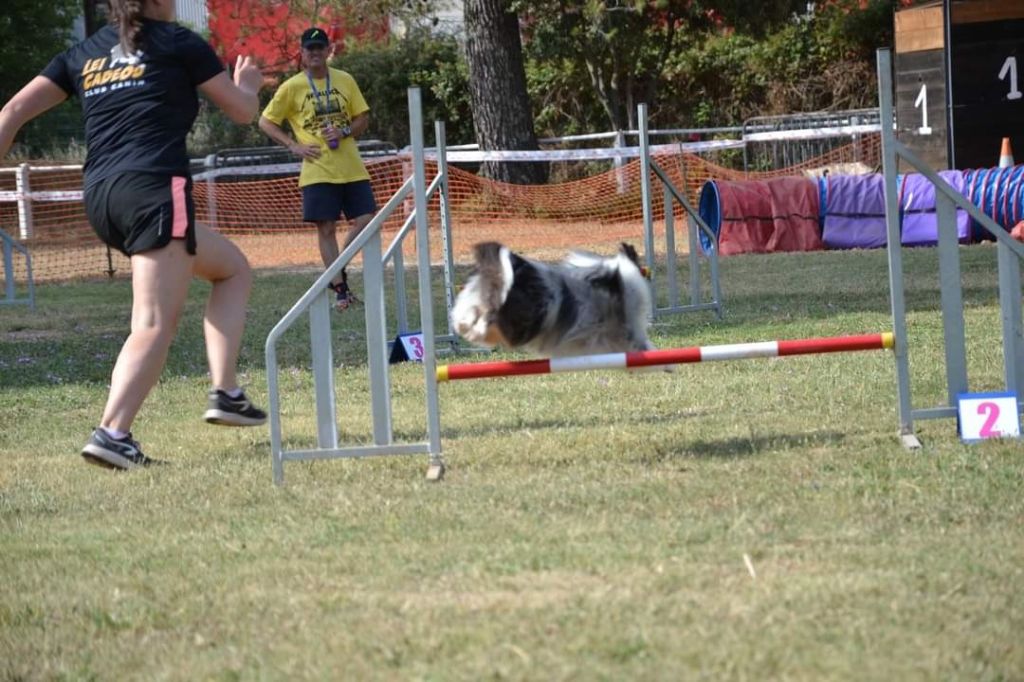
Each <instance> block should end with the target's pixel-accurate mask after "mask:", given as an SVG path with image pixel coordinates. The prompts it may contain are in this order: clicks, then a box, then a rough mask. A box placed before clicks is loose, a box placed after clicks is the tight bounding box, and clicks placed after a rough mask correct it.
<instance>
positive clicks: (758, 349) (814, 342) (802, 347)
mask: <svg viewBox="0 0 1024 682" xmlns="http://www.w3.org/2000/svg"><path fill="white" fill-rule="evenodd" d="M893 345H894V339H893V335H892V333H891V332H882V333H881V334H862V335H859V336H824V337H819V338H813V339H795V340H788V341H759V342H755V343H733V344H725V345H719V346H690V347H688V348H666V349H664V350H645V351H633V352H630V353H601V354H598V355H577V356H571V357H565V358H549V359H541V360H509V361H505V362H500V361H499V362H474V363H467V364H460V365H438V367H437V380H438V381H439V382H444V381H455V380H458V379H489V378H495V377H509V376H525V375H531V374H556V373H560V372H585V371H590V370H595V369H632V368H636V367H651V366H657V365H680V364H688V363H694V362H713V361H716V360H745V359H749V358H775V357H783V356H787V355H813V354H818V353H847V352H852V351H861V350H883V349H890V350H891V349H892V347H893Z"/></svg>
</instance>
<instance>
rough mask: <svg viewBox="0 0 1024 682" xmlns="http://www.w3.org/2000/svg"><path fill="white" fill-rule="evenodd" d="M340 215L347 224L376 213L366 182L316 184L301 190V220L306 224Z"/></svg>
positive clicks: (368, 184) (369, 187)
mask: <svg viewBox="0 0 1024 682" xmlns="http://www.w3.org/2000/svg"><path fill="white" fill-rule="evenodd" d="M342 212H344V213H345V217H346V218H348V219H349V220H355V219H356V218H358V217H359V216H361V215H366V214H367V213H376V212H377V202H376V201H375V200H374V198H373V188H372V187H371V186H370V181H369V180H356V181H355V182H343V183H333V182H318V183H316V184H313V185H306V186H305V187H303V188H302V219H303V220H304V221H306V222H307V223H315V222H323V221H327V220H337V219H338V218H340V217H341V214H342Z"/></svg>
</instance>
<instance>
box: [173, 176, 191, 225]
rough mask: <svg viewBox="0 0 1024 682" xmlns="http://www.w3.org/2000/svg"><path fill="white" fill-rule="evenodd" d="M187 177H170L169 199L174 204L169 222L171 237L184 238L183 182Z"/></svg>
mask: <svg viewBox="0 0 1024 682" xmlns="http://www.w3.org/2000/svg"><path fill="white" fill-rule="evenodd" d="M187 182H188V178H181V177H172V178H171V201H172V202H173V206H174V215H173V218H172V222H171V237H172V238H174V239H184V238H185V231H186V230H187V229H188V210H187V209H186V208H185V184H186V183H187Z"/></svg>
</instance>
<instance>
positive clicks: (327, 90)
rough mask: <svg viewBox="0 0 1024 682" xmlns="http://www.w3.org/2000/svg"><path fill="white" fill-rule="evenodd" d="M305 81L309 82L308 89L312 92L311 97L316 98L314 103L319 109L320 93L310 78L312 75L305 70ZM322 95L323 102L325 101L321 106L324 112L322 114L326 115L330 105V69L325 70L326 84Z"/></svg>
mask: <svg viewBox="0 0 1024 682" xmlns="http://www.w3.org/2000/svg"><path fill="white" fill-rule="evenodd" d="M306 79H307V80H308V81H309V89H310V90H312V91H313V97H315V98H316V103H317V106H318V107H319V106H320V91H319V90H317V89H316V84H315V83H314V82H313V76H312V74H310V73H309V70H308V69H307V70H306ZM323 95H324V101H325V105H324V106H323V110H324V113H325V114H326V113H327V110H328V109H329V108H330V106H329V105H330V97H331V70H330V69H327V78H326V82H325V83H324V90H323Z"/></svg>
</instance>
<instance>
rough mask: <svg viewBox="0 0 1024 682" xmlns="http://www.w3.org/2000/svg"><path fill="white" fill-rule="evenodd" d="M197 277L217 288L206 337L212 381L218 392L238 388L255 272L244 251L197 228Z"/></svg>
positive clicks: (208, 309) (210, 303)
mask: <svg viewBox="0 0 1024 682" xmlns="http://www.w3.org/2000/svg"><path fill="white" fill-rule="evenodd" d="M192 271H193V273H194V274H195V276H196V277H201V278H203V279H205V280H207V281H209V282H211V283H212V284H213V291H211V292H210V299H209V301H207V304H206V316H205V318H204V320H203V333H204V334H205V336H206V358H207V361H208V362H209V364H210V379H211V381H212V382H213V385H214V386H215V387H216V388H220V389H224V390H226V391H230V390H232V389H235V388H238V376H237V374H236V364H237V363H238V351H239V348H241V345H242V333H243V332H244V331H245V315H246V306H247V304H248V302H249V292H250V290H251V289H252V269H251V268H250V267H249V261H247V260H246V258H245V255H244V254H243V253H242V251H241V250H240V249H239V248H238V247H237V246H235V245H234V244H232V243H231V242H230V241H229V240H228V239H227V238H225V237H224V236H223V235H221V234H218V233H217V232H214V231H213V230H210V229H209V228H207V227H205V226H202V225H197V226H196V257H195V259H194V262H193V269H192Z"/></svg>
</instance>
